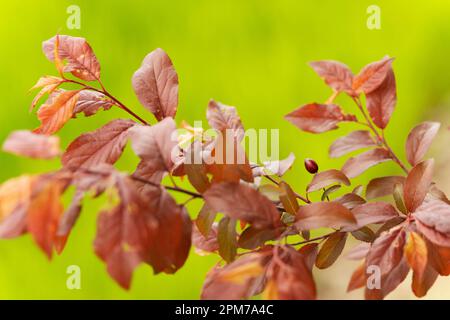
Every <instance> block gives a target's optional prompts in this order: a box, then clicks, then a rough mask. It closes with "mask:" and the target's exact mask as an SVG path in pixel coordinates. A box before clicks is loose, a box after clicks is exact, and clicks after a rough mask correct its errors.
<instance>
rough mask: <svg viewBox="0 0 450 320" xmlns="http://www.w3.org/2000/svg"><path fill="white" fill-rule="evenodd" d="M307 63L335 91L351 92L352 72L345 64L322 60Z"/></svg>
mask: <svg viewBox="0 0 450 320" xmlns="http://www.w3.org/2000/svg"><path fill="white" fill-rule="evenodd" d="M309 65H310V66H311V67H312V68H313V69H314V71H316V73H317V74H318V75H319V76H320V77H321V78H322V79H323V80H324V81H325V83H326V84H327V85H329V86H330V87H331V88H333V89H334V90H335V91H337V92H340V91H345V92H347V93H349V94H352V92H353V90H352V82H353V73H352V72H351V70H350V69H349V68H348V67H347V66H346V65H345V64H343V63H340V62H337V61H330V60H328V61H327V60H323V61H314V62H311V63H310V64H309Z"/></svg>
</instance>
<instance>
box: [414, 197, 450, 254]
mask: <svg viewBox="0 0 450 320" xmlns="http://www.w3.org/2000/svg"><path fill="white" fill-rule="evenodd" d="M414 217H415V218H416V223H417V228H418V229H419V231H420V232H422V233H423V234H424V235H425V237H427V238H428V239H429V240H430V241H431V242H433V243H435V244H437V245H439V246H444V247H450V205H448V204H447V203H445V202H443V201H440V200H434V199H432V200H428V201H427V200H426V201H425V202H424V203H423V204H422V205H421V206H420V207H418V208H417V209H416V211H415V212H414Z"/></svg>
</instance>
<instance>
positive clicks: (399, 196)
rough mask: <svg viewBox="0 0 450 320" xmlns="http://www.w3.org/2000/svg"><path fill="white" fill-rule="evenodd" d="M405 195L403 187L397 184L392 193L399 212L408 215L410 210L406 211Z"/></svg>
mask: <svg viewBox="0 0 450 320" xmlns="http://www.w3.org/2000/svg"><path fill="white" fill-rule="evenodd" d="M403 194H404V192H403V185H402V184H400V183H396V184H395V186H394V192H393V193H392V196H393V197H394V202H395V206H396V207H397V209H398V210H400V212H402V213H404V214H408V210H406V207H405V203H404V202H403Z"/></svg>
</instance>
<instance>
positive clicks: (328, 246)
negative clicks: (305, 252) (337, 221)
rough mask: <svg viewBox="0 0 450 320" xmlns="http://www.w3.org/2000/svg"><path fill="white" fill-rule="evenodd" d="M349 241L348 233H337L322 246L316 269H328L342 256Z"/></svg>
mask: <svg viewBox="0 0 450 320" xmlns="http://www.w3.org/2000/svg"><path fill="white" fill-rule="evenodd" d="M346 240H347V233H346V232H335V233H333V234H332V235H331V236H329V237H328V239H327V240H326V241H325V243H324V244H323V245H322V248H320V250H319V254H318V255H317V259H316V267H317V268H319V269H326V268H328V267H330V266H331V265H332V264H333V263H334V262H335V261H336V260H337V258H338V257H339V256H340V255H341V253H342V250H343V249H344V246H345V242H346Z"/></svg>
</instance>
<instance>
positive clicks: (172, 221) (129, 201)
mask: <svg viewBox="0 0 450 320" xmlns="http://www.w3.org/2000/svg"><path fill="white" fill-rule="evenodd" d="M115 181H116V182H115V185H116V189H117V192H118V195H119V199H120V202H119V204H118V205H116V206H115V207H113V208H112V209H110V210H108V211H103V212H102V213H100V215H99V217H98V223H97V225H98V227H97V236H96V239H95V242H94V248H95V252H96V253H97V255H98V256H99V257H100V258H101V259H102V260H103V261H105V262H106V264H107V268H108V272H109V273H110V275H111V276H112V277H113V278H114V279H115V280H116V281H117V282H118V283H119V284H120V285H121V286H122V287H124V288H129V286H130V282H131V276H132V273H133V270H134V268H135V267H136V266H137V265H138V264H139V263H141V262H146V263H148V264H150V265H151V266H152V267H153V270H154V272H155V274H157V273H160V272H165V273H174V272H175V271H177V270H178V269H179V268H181V267H182V266H183V264H184V262H185V261H186V258H187V256H188V254H189V250H190V246H191V237H192V223H191V221H190V219H189V216H188V214H187V212H186V210H185V209H184V208H183V207H181V206H178V205H177V204H176V202H175V201H174V200H173V199H172V198H171V197H170V195H169V194H168V193H167V191H165V190H164V189H162V188H159V187H154V188H153V190H152V192H151V193H150V192H148V193H146V194H142V193H140V192H139V191H138V190H137V189H136V186H135V184H134V183H133V182H132V181H131V180H130V178H128V177H124V176H123V175H120V174H116V175H115Z"/></svg>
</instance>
